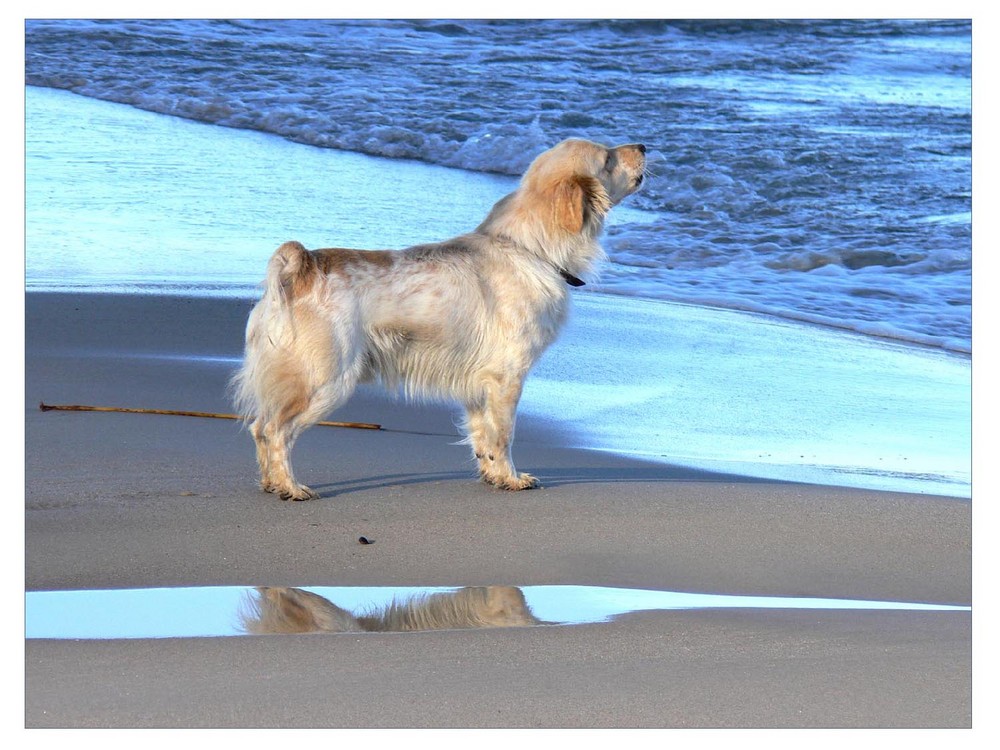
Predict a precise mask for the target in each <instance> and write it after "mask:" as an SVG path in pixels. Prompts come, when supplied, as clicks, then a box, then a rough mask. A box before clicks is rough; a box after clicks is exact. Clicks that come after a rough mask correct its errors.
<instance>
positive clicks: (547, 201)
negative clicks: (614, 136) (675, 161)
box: [521, 139, 646, 234]
mask: <svg viewBox="0 0 1000 750" xmlns="http://www.w3.org/2000/svg"><path fill="white" fill-rule="evenodd" d="M645 153H646V147H645V146H643V145H642V144H641V143H629V144H624V145H621V146H615V147H613V148H609V147H607V146H602V145H601V144H599V143H593V142H592V141H585V140H580V139H570V140H566V141H563V142H562V143H560V144H558V145H556V146H554V147H553V148H551V149H549V150H548V151H546V152H544V153H543V154H541V155H539V156H538V157H537V158H536V159H535V160H534V161H533V162H532V163H531V166H530V167H528V171H527V172H525V174H524V177H523V178H522V180H521V190H522V193H523V194H524V195H525V196H531V198H532V200H536V201H538V202H539V204H538V206H537V208H539V209H541V210H544V211H546V212H550V214H549V216H550V218H551V221H552V223H553V224H554V225H555V227H557V228H558V229H560V230H562V231H564V232H569V233H571V234H579V233H584V232H586V231H587V230H588V229H589V230H591V233H593V234H596V233H597V232H599V231H600V229H601V227H602V226H603V223H604V218H605V216H607V214H608V211H610V210H611V207H612V206H614V205H615V204H617V203H619V202H620V201H621V200H622V199H623V198H625V197H626V196H629V195H631V194H632V193H634V192H635V191H636V190H638V189H639V186H640V185H642V181H643V178H644V176H645V172H646V157H645Z"/></svg>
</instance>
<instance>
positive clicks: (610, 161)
mask: <svg viewBox="0 0 1000 750" xmlns="http://www.w3.org/2000/svg"><path fill="white" fill-rule="evenodd" d="M614 166H615V153H614V151H608V155H607V156H606V157H605V158H604V170H605V171H606V172H610V171H611V170H612V169H614Z"/></svg>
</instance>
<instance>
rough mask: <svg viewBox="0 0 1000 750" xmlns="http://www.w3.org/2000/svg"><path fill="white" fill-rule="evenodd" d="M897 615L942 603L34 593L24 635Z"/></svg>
mask: <svg viewBox="0 0 1000 750" xmlns="http://www.w3.org/2000/svg"><path fill="white" fill-rule="evenodd" d="M714 608H754V609H755V608H768V609H863V610H875V609H895V610H950V611H969V610H970V609H971V607H968V606H960V605H944V604H923V603H906V602H879V601H862V600H852V599H811V598H786V597H765V596H726V595H717V594H690V593H680V592H672V591H650V590H641V589H623V588H606V587H599V586H524V587H515V586H477V587H466V588H419V587H331V586H310V587H302V588H291V587H247V586H211V587H192V588H150V589H111V590H92V591H31V592H28V593H27V594H26V595H25V637H26V638H69V639H73V638H93V639H108V638H180V637H206V636H233V635H247V634H262V633H304V632H366V631H381V632H388V631H412V630H432V629H443V628H468V627H517V626H532V625H546V624H548V625H553V624H580V623H592V622H604V621H607V620H609V619H611V618H613V617H615V616H617V615H621V614H625V613H629V612H637V611H642V610H668V609H714Z"/></svg>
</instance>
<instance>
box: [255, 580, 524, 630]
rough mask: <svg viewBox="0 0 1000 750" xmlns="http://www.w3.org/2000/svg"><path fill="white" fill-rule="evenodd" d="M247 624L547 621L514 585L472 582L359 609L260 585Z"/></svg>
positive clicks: (426, 625)
mask: <svg viewBox="0 0 1000 750" xmlns="http://www.w3.org/2000/svg"><path fill="white" fill-rule="evenodd" d="M239 616H240V621H241V623H242V626H243V629H244V630H245V631H246V632H248V633H252V634H255V635H266V634H276V633H359V632H366V631H371V632H391V631H412V630H442V629H448V628H502V627H506V628H510V627H526V626H529V625H540V624H543V623H542V621H541V620H539V619H537V618H536V617H535V616H534V615H533V614H532V613H531V608H530V607H529V606H528V603H527V602H526V601H525V599H524V593H523V592H522V591H521V589H519V588H517V587H516V586H468V587H466V588H462V589H458V590H457V591H447V592H440V593H436V594H427V595H422V596H414V597H410V598H408V599H403V600H393V601H392V602H391V603H390V604H389V605H388V606H385V607H381V608H374V609H369V610H367V611H365V612H361V613H359V614H357V615H354V614H352V613H351V612H349V611H348V610H346V609H344V608H342V607H339V606H337V605H336V604H334V603H333V602H331V601H330V600H329V599H326V598H324V597H322V596H320V595H319V594H314V593H312V592H311V591H304V590H303V589H297V588H290V587H284V586H260V587H258V588H256V589H255V590H254V591H253V592H252V593H250V594H248V595H247V596H246V597H245V599H244V601H243V606H242V609H241V611H240V613H239Z"/></svg>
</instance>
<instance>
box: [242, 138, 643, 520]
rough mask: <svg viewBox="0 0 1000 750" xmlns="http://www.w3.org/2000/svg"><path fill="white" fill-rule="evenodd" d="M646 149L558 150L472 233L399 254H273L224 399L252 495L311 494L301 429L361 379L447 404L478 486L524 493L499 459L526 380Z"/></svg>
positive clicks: (572, 145)
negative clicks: (255, 484)
mask: <svg viewBox="0 0 1000 750" xmlns="http://www.w3.org/2000/svg"><path fill="white" fill-rule="evenodd" d="M645 153H646V147H645V146H643V145H642V144H625V145H621V146H617V147H614V148H609V147H606V146H602V145H600V144H597V143H593V142H591V141H586V140H580V139H570V140H566V141H563V142H562V143H559V144H558V145H556V146H555V147H553V148H551V149H549V150H548V151H545V152H544V153H542V154H541V155H539V156H538V157H537V158H535V160H534V161H533V162H532V163H531V165H530V166H529V167H528V169H527V171H526V172H525V173H524V175H523V177H522V179H521V181H520V184H519V186H518V188H517V189H516V190H515V191H514V192H513V193H511V194H509V195H507V196H506V197H504V198H502V199H501V200H499V201H498V202H497V203H496V204H495V205H494V206H493V208H492V210H491V211H490V213H489V214H488V215H487V217H486V219H485V220H484V221H483V222H482V223H481V224H480V225H479V226H478V227H477V228H476V229H475V230H474V231H473V232H471V233H469V234H464V235H461V236H459V237H455V238H454V239H451V240H447V241H445V242H440V243H434V244H427V245H418V246H415V247H411V248H408V249H406V250H401V251H388V250H348V249H339V248H338V249H324V250H313V251H309V250H306V248H305V247H303V246H302V244H300V243H298V242H286V243H284V244H283V245H281V246H280V247H279V248H278V249H277V250H276V251H275V253H274V255H273V256H272V257H271V259H270V261H269V262H268V266H267V272H266V278H265V280H264V282H263V287H264V292H263V295H262V297H261V299H260V301H259V302H258V303H257V304H256V305H255V306H254V308H253V310H252V311H251V313H250V317H249V320H248V322H247V328H246V349H245V355H244V359H243V363H242V366H241V367H240V369H239V370H238V371H237V372H236V374H235V375H234V376H233V379H232V382H231V387H232V389H233V393H234V400H235V403H236V406H237V409H238V411H239V414H240V416H241V418H242V419H243V420H244V423H245V424H247V425H248V426H249V432H250V434H251V435H252V436H253V439H254V442H255V444H256V449H257V463H258V465H259V467H260V477H261V481H260V484H261V488H262V489H263V490H265V491H266V492H272V493H274V494H276V495H278V496H279V497H280V498H281V499H283V500H288V499H291V500H308V499H312V498H315V497H318V494H317V493H316V492H315V491H313V490H312V489H310V488H309V487H306V486H305V485H303V484H300V483H299V482H298V481H297V480H296V479H295V477H294V475H293V473H292V466H291V461H290V454H291V451H292V446H293V445H294V443H295V440H296V438H297V437H298V436H299V435H300V434H301V433H302V431H303V430H305V429H306V428H308V427H310V426H311V425H313V424H315V423H316V422H317V421H319V420H320V419H321V418H322V417H323V416H324V415H326V414H327V413H329V412H330V411H332V410H334V409H335V408H336V407H337V406H339V405H341V404H342V403H343V402H344V401H346V400H347V398H348V397H349V396H350V395H351V393H352V392H353V391H354V389H355V387H356V385H357V384H358V383H360V382H369V381H373V380H378V381H380V382H381V383H382V384H383V385H384V386H386V387H387V388H388V389H390V390H392V391H396V392H400V391H401V392H402V393H403V395H404V396H407V397H415V396H419V397H423V398H433V399H444V400H452V401H457V402H458V403H459V404H461V405H462V406H463V407H464V409H465V420H464V425H463V427H464V432H465V434H466V438H465V441H466V442H468V443H469V444H471V446H472V451H473V454H474V455H475V458H476V460H477V461H478V465H479V476H480V478H481V479H482V480H483V481H485V482H487V483H488V484H491V485H494V486H496V487H499V488H502V489H505V490H524V489H530V488H533V487H537V486H538V480H537V479H536V478H535V477H533V476H531V475H530V474H521V473H518V472H517V470H516V469H515V468H514V463H513V461H512V459H511V454H510V447H511V441H512V438H513V435H514V421H515V411H516V409H517V404H518V401H519V399H520V397H521V389H522V387H523V385H524V380H525V377H526V376H527V374H528V371H529V370H530V369H531V367H532V365H534V363H535V361H536V360H537V359H538V357H539V356H540V355H541V354H542V352H543V351H545V349H546V348H547V347H548V346H549V344H551V343H552V342H553V341H554V340H555V338H556V336H557V335H558V333H559V330H560V328H561V327H562V326H563V324H564V322H565V320H566V316H567V312H568V307H569V289H570V288H571V287H577V286H582V285H583V284H584V283H585V282H584V281H583V279H584V278H587V277H590V276H591V275H592V274H593V272H594V269H595V266H596V265H597V263H598V262H599V261H601V260H603V259H604V257H605V255H604V251H603V249H602V248H601V246H600V244H599V242H598V238H599V236H600V234H601V232H602V230H603V228H604V221H605V217H606V216H607V214H608V212H609V211H610V210H611V208H612V207H613V206H615V205H616V204H617V203H619V202H620V201H621V200H622V199H624V198H625V197H627V196H628V195H631V194H632V193H634V192H635V191H636V190H638V189H639V187H640V186H641V185H642V183H643V179H644V177H645V173H646V159H645Z"/></svg>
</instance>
